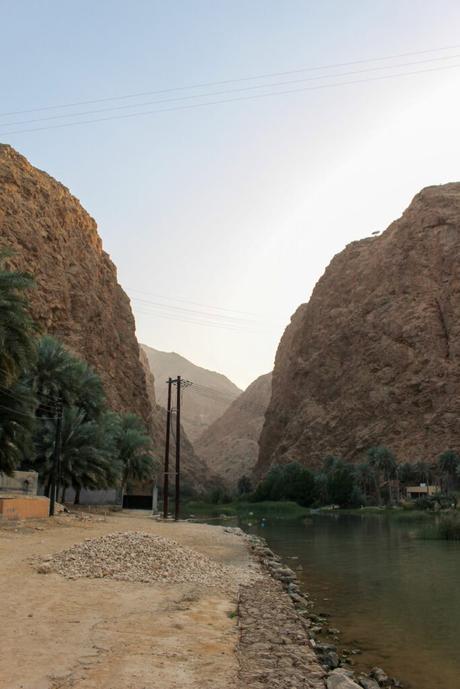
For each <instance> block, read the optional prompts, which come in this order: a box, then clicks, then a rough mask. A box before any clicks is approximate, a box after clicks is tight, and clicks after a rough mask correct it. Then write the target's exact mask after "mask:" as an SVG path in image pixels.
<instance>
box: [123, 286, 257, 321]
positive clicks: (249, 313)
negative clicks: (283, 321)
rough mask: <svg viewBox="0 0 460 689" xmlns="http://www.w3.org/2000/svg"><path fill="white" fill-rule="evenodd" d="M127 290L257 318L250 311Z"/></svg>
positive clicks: (128, 288)
mask: <svg viewBox="0 0 460 689" xmlns="http://www.w3.org/2000/svg"><path fill="white" fill-rule="evenodd" d="M126 289H127V290H128V292H137V293H138V294H146V295H148V296H151V297H155V298H156V299H165V300H167V301H177V302H180V303H183V304H192V305H193V306H201V307H203V308H205V309H214V310H216V311H228V312H229V313H239V314H242V315H246V316H255V315H256V314H255V313H252V312H250V311H238V310H236V309H227V308H224V307H223V306H211V305H210V304H202V303H200V302H196V301H189V300H188V299H179V298H178V297H166V296H164V295H162V294H155V293H153V292H146V291H144V290H139V289H134V288H132V287H126Z"/></svg>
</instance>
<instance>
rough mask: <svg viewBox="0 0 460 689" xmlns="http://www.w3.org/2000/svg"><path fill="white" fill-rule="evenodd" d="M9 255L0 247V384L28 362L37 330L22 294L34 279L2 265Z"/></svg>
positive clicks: (7, 383)
mask: <svg viewBox="0 0 460 689" xmlns="http://www.w3.org/2000/svg"><path fill="white" fill-rule="evenodd" d="M10 255H11V254H10V253H9V252H8V251H6V250H5V249H3V250H0V385H3V386H7V387H8V386H10V385H12V384H13V383H14V382H15V381H16V380H17V379H18V378H19V376H20V374H21V373H22V371H23V370H24V369H25V368H27V367H28V366H29V365H30V362H31V360H32V359H33V356H34V335H35V332H36V328H35V325H34V322H33V321H32V318H31V316H30V313H29V311H28V303H27V299H26V297H25V292H26V290H28V289H30V288H31V287H32V286H33V284H34V282H33V280H32V278H31V277H30V276H29V275H27V274H26V273H20V272H16V271H11V270H8V269H6V268H5V261H6V259H7V258H8V257H9V256H10Z"/></svg>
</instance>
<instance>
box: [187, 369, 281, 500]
mask: <svg viewBox="0 0 460 689" xmlns="http://www.w3.org/2000/svg"><path fill="white" fill-rule="evenodd" d="M271 378H272V376H271V373H267V374H266V375H264V376H260V377H259V378H257V380H255V381H254V382H253V383H251V385H250V386H249V387H248V388H247V389H246V390H245V391H244V392H242V393H241V395H240V396H239V397H237V399H236V400H235V401H234V402H232V404H231V405H230V406H229V408H228V409H227V410H226V411H225V412H224V413H223V415H222V416H221V417H220V418H219V419H217V421H214V423H213V424H211V426H209V428H208V429H207V430H206V431H205V432H204V433H203V435H202V436H201V437H200V438H198V440H197V441H196V442H195V443H194V446H195V449H196V451H197V453H198V454H199V455H200V457H202V458H203V459H204V460H205V462H206V463H207V464H208V466H209V467H210V468H212V470H213V471H215V472H216V473H217V474H218V476H219V477H220V478H221V479H222V480H223V481H224V483H225V485H226V486H227V487H228V488H230V489H234V488H236V485H237V483H238V479H240V478H241V477H242V476H243V475H246V476H251V474H252V472H253V469H254V466H255V464H256V462H257V456H258V452H259V445H258V440H259V436H260V432H261V430H262V426H263V423H264V417H265V411H266V409H267V406H268V403H269V401H270V394H271Z"/></svg>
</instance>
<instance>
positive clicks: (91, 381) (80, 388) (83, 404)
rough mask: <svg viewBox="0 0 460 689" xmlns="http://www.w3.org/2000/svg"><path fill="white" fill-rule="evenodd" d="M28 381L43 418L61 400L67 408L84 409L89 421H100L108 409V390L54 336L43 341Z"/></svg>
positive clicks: (40, 342)
mask: <svg viewBox="0 0 460 689" xmlns="http://www.w3.org/2000/svg"><path fill="white" fill-rule="evenodd" d="M26 382H27V383H28V384H29V385H30V387H31V388H32V390H33V392H34V393H35V394H36V395H37V397H38V399H39V401H40V407H39V409H38V415H39V416H41V415H45V416H46V415H47V408H48V407H49V405H50V404H51V401H52V400H58V399H60V400H61V401H62V402H63V404H64V406H68V407H70V406H72V405H75V406H77V407H78V408H79V409H82V410H84V412H85V415H86V416H87V418H96V417H97V416H98V415H99V414H100V413H102V411H103V410H104V407H105V396H104V390H103V387H102V383H101V381H100V378H99V376H98V375H97V373H95V372H94V371H93V370H92V369H91V367H90V366H88V364H86V363H85V362H84V361H82V360H81V359H78V358H77V357H76V356H74V355H73V354H71V353H70V352H69V351H68V350H67V349H66V348H65V347H64V345H63V344H62V343H61V342H59V341H58V340H56V339H54V338H53V337H51V336H50V335H45V336H44V337H42V338H41V339H40V340H39V342H38V345H37V355H36V360H35V362H34V365H33V366H32V367H31V368H30V369H29V371H28V373H27V374H26Z"/></svg>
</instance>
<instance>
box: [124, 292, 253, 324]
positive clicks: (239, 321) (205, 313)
mask: <svg viewBox="0 0 460 689" xmlns="http://www.w3.org/2000/svg"><path fill="white" fill-rule="evenodd" d="M132 300H133V301H138V302H140V303H141V304H146V305H149V306H155V307H160V308H166V309H171V310H172V311H179V312H181V313H183V314H193V315H198V316H201V317H212V318H215V319H218V320H222V321H224V320H227V321H228V322H229V323H232V322H233V323H235V324H242V325H243V324H252V323H256V322H257V321H255V320H254V319H248V318H239V317H235V316H224V315H221V314H218V313H211V312H210V311H197V310H196V309H189V308H185V307H183V306H174V305H173V304H162V303H160V302H155V301H150V300H149V299H140V298H139V297H133V298H132Z"/></svg>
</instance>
